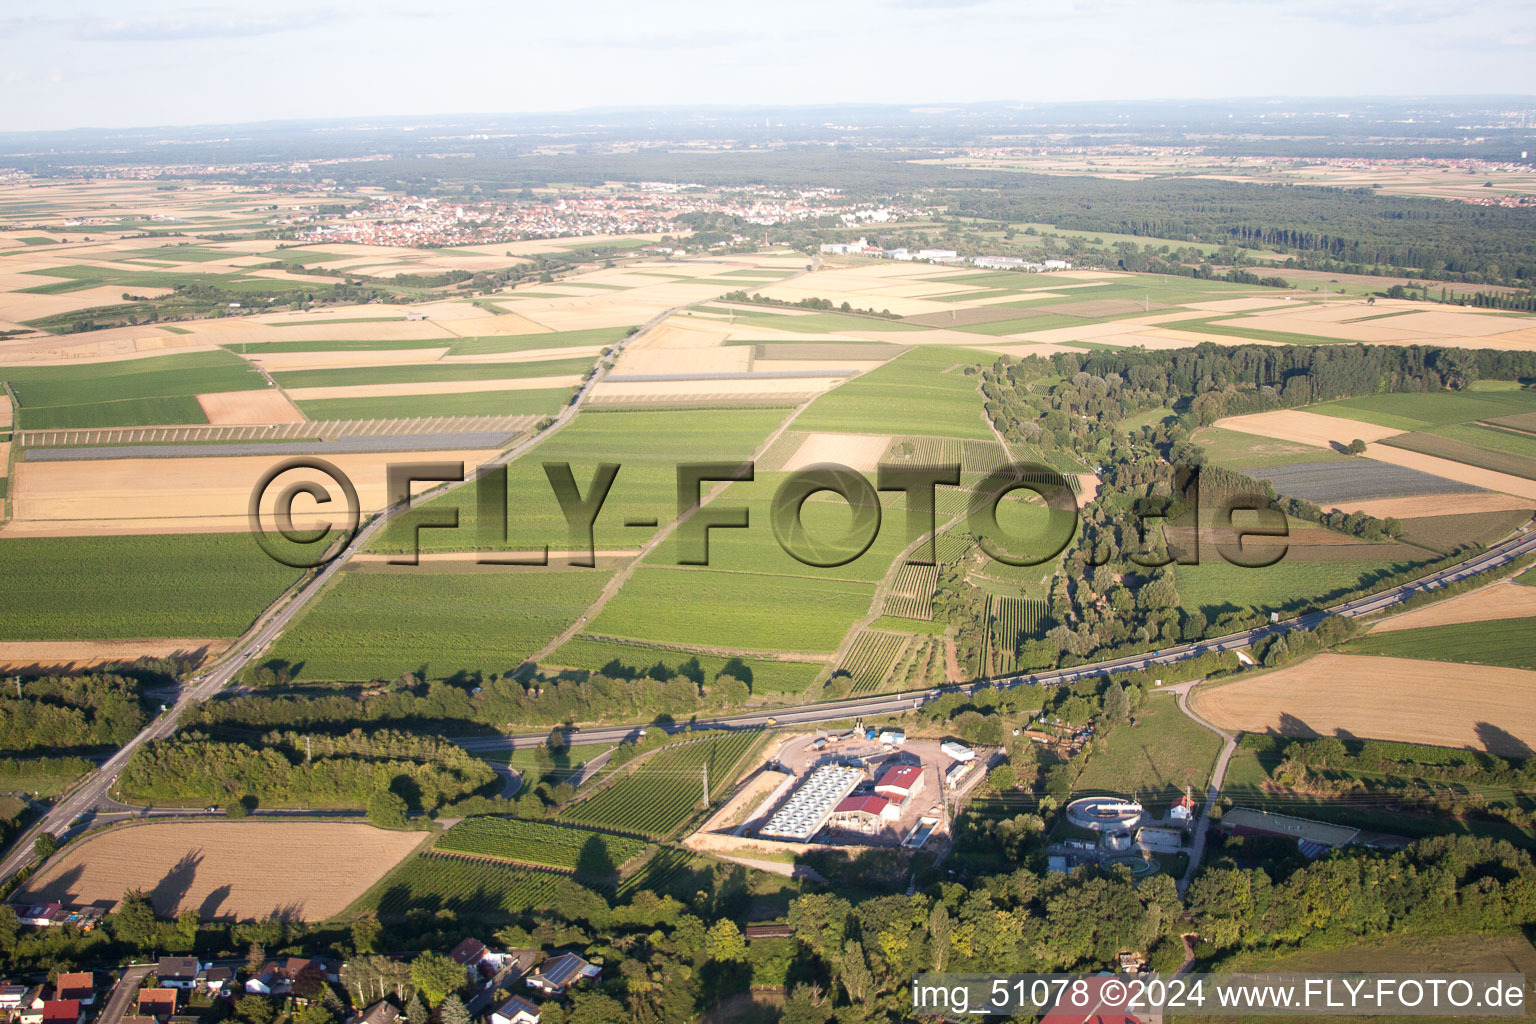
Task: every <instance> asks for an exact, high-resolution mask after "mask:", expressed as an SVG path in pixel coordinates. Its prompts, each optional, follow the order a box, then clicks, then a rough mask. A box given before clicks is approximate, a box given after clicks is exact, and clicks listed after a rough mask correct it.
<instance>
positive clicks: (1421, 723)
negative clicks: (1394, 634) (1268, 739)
mask: <svg viewBox="0 0 1536 1024" xmlns="http://www.w3.org/2000/svg"><path fill="white" fill-rule="evenodd" d="M1533 697H1536V672H1531V671H1528V670H1526V669H1518V668H1491V667H1488V666H1483V665H1458V664H1453V663H1451V662H1440V661H1413V660H1410V659H1408V658H1376V657H1363V656H1358V655H1356V656H1351V655H1347V654H1319V655H1318V656H1317V657H1315V658H1309V659H1307V660H1306V661H1303V662H1300V663H1298V664H1296V665H1292V666H1290V667H1288V668H1283V669H1279V670H1277V671H1274V672H1266V673H1263V674H1262V675H1255V676H1253V677H1252V678H1249V679H1243V680H1239V681H1237V682H1233V683H1227V684H1225V685H1221V686H1213V687H1197V688H1196V689H1195V690H1193V691H1192V692H1191V693H1190V706H1191V707H1192V708H1193V709H1194V710H1195V712H1196V713H1197V714H1199V715H1200V717H1201V718H1204V719H1205V720H1206V721H1208V722H1210V723H1211V724H1213V725H1215V726H1217V727H1219V728H1222V729H1229V730H1232V731H1234V732H1256V733H1276V734H1279V735H1282V736H1296V737H1315V736H1334V735H1338V736H1353V737H1358V738H1360V739H1379V740H1399V741H1402V742H1405V743H1428V744H1432V745H1434V746H1438V747H1470V748H1473V749H1477V750H1487V751H1490V752H1492V753H1495V754H1501V755H1508V756H1515V757H1524V756H1529V754H1530V751H1531V749H1532V748H1536V700H1533Z"/></svg>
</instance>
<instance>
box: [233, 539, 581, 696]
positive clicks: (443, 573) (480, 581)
mask: <svg viewBox="0 0 1536 1024" xmlns="http://www.w3.org/2000/svg"><path fill="white" fill-rule="evenodd" d="M242 539H243V538H242ZM477 568H478V571H477ZM607 582H608V574H607V573H606V572H605V571H603V570H601V569H572V570H561V569H558V568H553V567H552V568H550V569H547V570H540V569H527V570H512V569H506V568H497V567H472V566H470V565H464V566H459V567H455V566H453V565H451V564H449V565H446V566H445V565H444V564H443V563H438V564H435V565H433V564H423V565H419V566H415V567H401V568H396V569H393V570H391V571H387V572H372V571H362V572H357V571H354V572H346V573H343V574H342V575H341V577H340V579H339V581H338V582H336V583H335V584H334V585H333V586H332V588H331V589H330V590H329V591H327V592H326V593H325V594H323V595H322V596H321V597H320V599H319V600H318V601H317V602H315V604H314V606H313V607H312V608H311V609H310V610H309V611H308V612H307V613H306V614H305V615H304V617H303V618H302V619H301V620H300V621H299V622H298V623H297V624H295V625H293V626H290V627H289V629H288V631H287V632H286V633H284V634H283V636H282V638H281V639H280V640H278V642H277V643H276V644H275V645H274V646H273V648H272V650H271V652H270V654H269V655H268V658H269V659H270V660H279V661H286V662H288V663H289V664H290V665H292V666H293V667H294V669H293V670H294V674H295V676H296V677H302V678H304V679H308V680H338V681H367V680H372V679H394V678H397V677H398V676H400V675H401V673H404V672H417V671H421V670H423V669H425V671H426V673H427V675H428V676H429V677H430V678H434V679H445V678H448V677H451V676H454V675H457V674H459V673H461V672H462V673H474V672H481V673H485V674H490V673H505V672H510V671H512V670H513V669H515V668H516V667H517V666H518V665H519V664H520V663H521V662H522V661H523V660H524V659H525V658H527V657H528V656H529V655H530V654H533V653H534V652H535V651H536V650H538V649H539V647H541V646H543V645H544V644H545V643H546V642H547V641H548V640H549V638H550V637H552V636H554V635H555V634H556V633H558V632H559V631H560V630H562V629H564V628H565V627H566V626H568V625H569V624H570V623H571V622H573V621H574V620H575V619H576V617H577V616H579V615H580V614H581V613H582V611H583V610H584V609H585V608H586V607H587V605H588V604H590V603H591V602H592V601H593V600H594V599H595V598H596V597H597V594H598V592H599V591H600V590H602V588H603V585H604V584H605V583H607Z"/></svg>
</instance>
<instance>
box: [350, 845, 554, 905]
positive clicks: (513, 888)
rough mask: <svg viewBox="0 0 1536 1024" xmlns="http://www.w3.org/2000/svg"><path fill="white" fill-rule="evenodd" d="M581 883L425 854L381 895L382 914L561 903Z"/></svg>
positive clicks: (545, 873) (543, 873)
mask: <svg viewBox="0 0 1536 1024" xmlns="http://www.w3.org/2000/svg"><path fill="white" fill-rule="evenodd" d="M573 885H575V883H574V882H572V881H571V880H570V879H569V878H567V877H566V876H564V875H557V874H553V873H551V872H548V871H537V870H530V869H528V868H522V867H514V866H513V865H510V864H497V863H496V862H494V861H485V860H466V859H465V858H463V857H454V856H451V855H448V854H441V853H424V854H422V855H421V856H419V857H415V858H413V859H412V860H410V861H409V862H408V863H407V864H406V865H405V866H404V867H403V868H401V869H400V871H399V872H397V873H396V874H394V875H392V876H391V877H390V878H389V880H388V881H387V883H386V885H385V888H384V890H383V892H382V893H381V894H380V895H379V898H378V910H379V915H380V916H381V917H390V918H398V917H403V916H404V915H405V914H406V913H407V912H408V911H411V910H415V909H419V908H427V909H430V910H434V911H436V910H451V911H454V912H455V913H463V912H480V913H484V912H492V913H494V912H495V911H497V910H498V909H499V910H500V911H503V912H505V913H508V914H521V913H523V912H525V911H528V910H534V909H543V908H547V907H554V906H559V905H560V904H561V902H562V900H563V898H564V897H565V896H566V894H567V893H569V892H570V891H571V889H570V887H571V886H573Z"/></svg>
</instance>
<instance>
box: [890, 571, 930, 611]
mask: <svg viewBox="0 0 1536 1024" xmlns="http://www.w3.org/2000/svg"><path fill="white" fill-rule="evenodd" d="M938 587H939V569H938V566H936V565H904V566H902V567H901V570H900V571H899V572H898V573H897V574H896V579H895V581H894V582H893V583H892V585H891V589H890V592H889V593H888V594H887V595H886V598H885V614H887V615H893V616H896V617H897V618H902V619H921V620H922V621H924V622H931V621H932V620H933V595H934V593H935V592H936V591H937V590H938Z"/></svg>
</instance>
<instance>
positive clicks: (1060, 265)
mask: <svg viewBox="0 0 1536 1024" xmlns="http://www.w3.org/2000/svg"><path fill="white" fill-rule="evenodd" d="M1044 266H1045V269H1046V270H1071V269H1072V264H1070V263H1068V262H1067V261H1066V260H1046V261H1045V264H1044Z"/></svg>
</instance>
